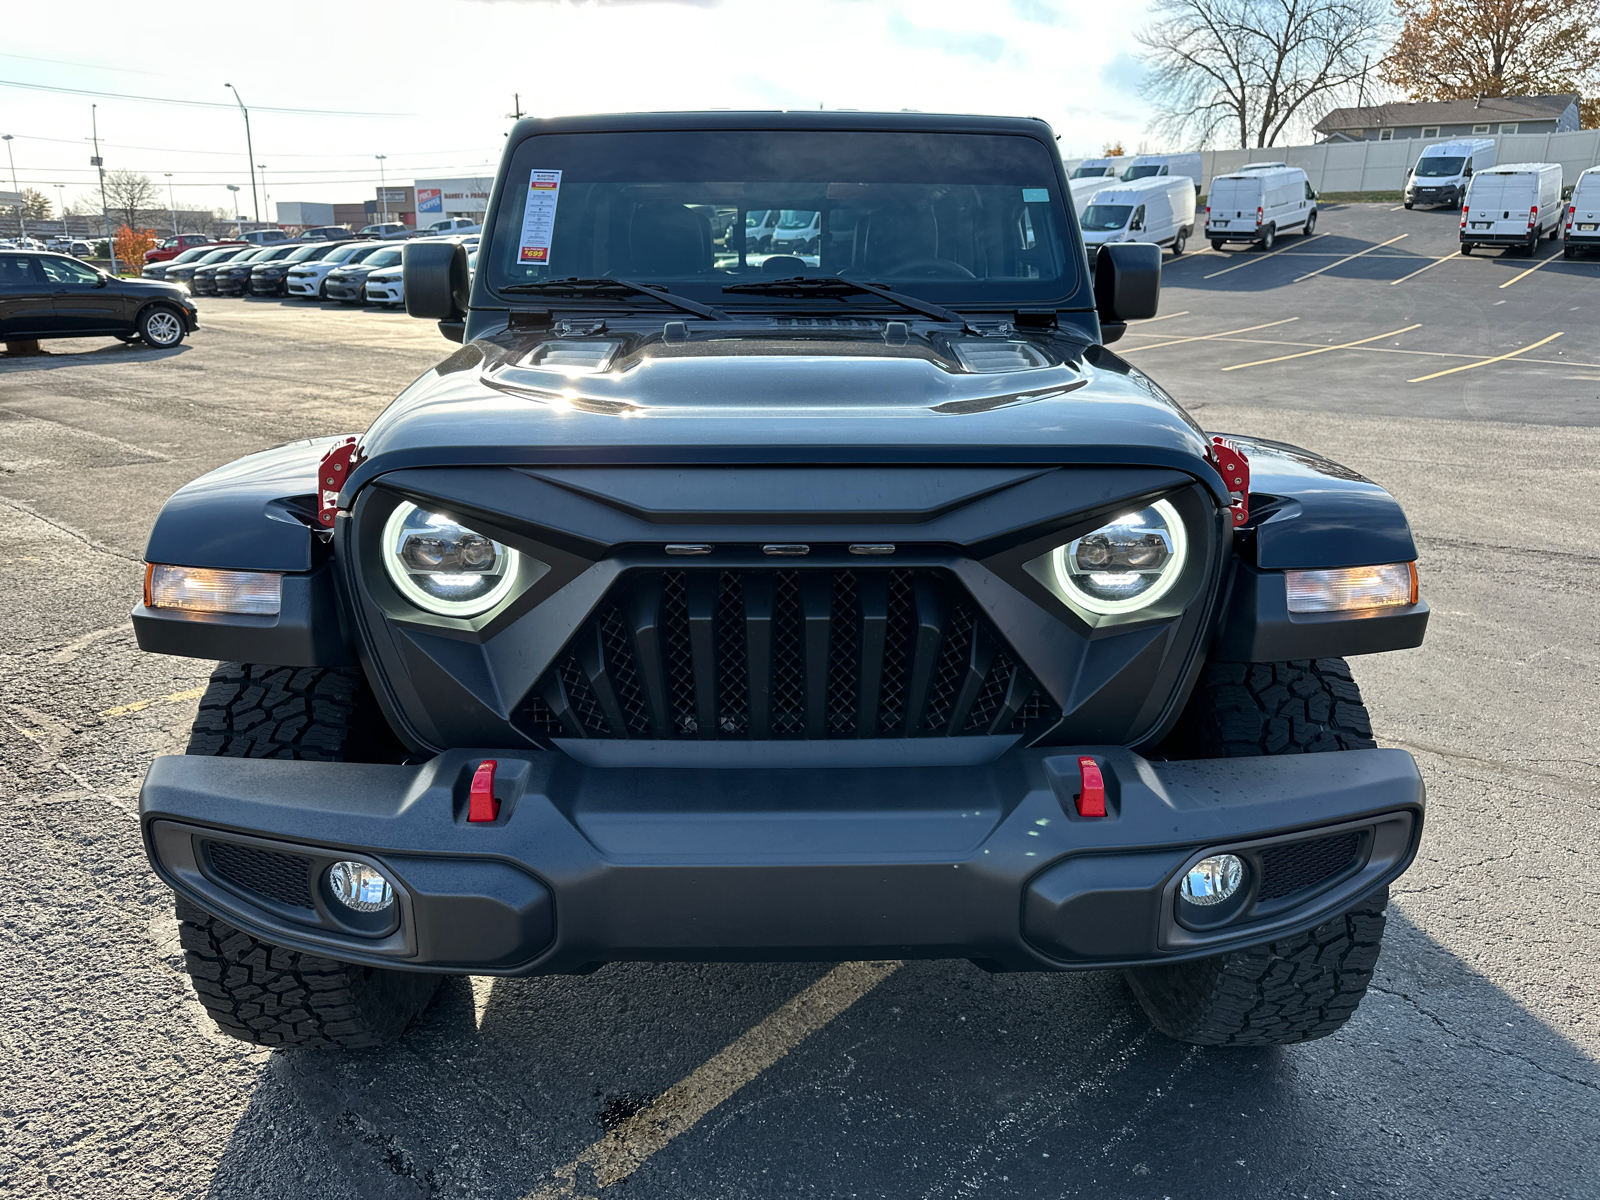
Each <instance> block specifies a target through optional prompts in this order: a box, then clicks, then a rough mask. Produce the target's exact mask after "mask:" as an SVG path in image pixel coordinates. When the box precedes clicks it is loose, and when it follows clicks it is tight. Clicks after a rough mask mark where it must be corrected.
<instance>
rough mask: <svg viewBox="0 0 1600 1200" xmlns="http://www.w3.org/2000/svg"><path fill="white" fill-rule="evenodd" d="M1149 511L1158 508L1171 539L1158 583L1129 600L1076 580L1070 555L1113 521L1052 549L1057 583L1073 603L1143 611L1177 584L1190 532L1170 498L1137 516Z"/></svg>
mask: <svg viewBox="0 0 1600 1200" xmlns="http://www.w3.org/2000/svg"><path fill="white" fill-rule="evenodd" d="M1147 511H1154V512H1155V513H1156V514H1157V515H1158V516H1159V517H1160V518H1161V520H1162V522H1163V524H1164V525H1165V527H1166V530H1167V534H1168V537H1169V539H1170V550H1169V554H1168V556H1167V561H1166V563H1165V564H1164V565H1163V566H1162V568H1161V570H1160V572H1159V574H1157V576H1156V581H1155V583H1154V584H1153V585H1152V586H1150V587H1148V588H1146V589H1145V590H1143V591H1142V592H1140V593H1139V594H1138V595H1135V596H1130V597H1128V598H1127V599H1125V600H1112V599H1107V598H1106V597H1104V596H1095V595H1091V594H1090V593H1089V592H1087V591H1085V590H1084V589H1083V588H1082V587H1081V586H1079V585H1078V583H1077V582H1076V581H1075V575H1074V573H1073V571H1072V569H1071V566H1070V564H1069V555H1070V554H1071V553H1072V552H1073V550H1074V547H1076V546H1077V545H1078V544H1079V543H1080V542H1082V541H1083V540H1084V538H1087V537H1092V536H1094V534H1096V533H1098V532H1100V530H1102V529H1106V528H1109V527H1111V526H1113V525H1116V524H1118V523H1119V522H1117V521H1109V522H1107V523H1106V524H1105V525H1101V526H1099V527H1097V528H1096V529H1092V530H1090V531H1089V532H1088V533H1085V534H1083V535H1082V536H1081V537H1077V538H1074V539H1073V540H1072V541H1070V542H1067V543H1065V544H1064V545H1060V546H1057V547H1056V548H1055V549H1054V550H1052V551H1051V552H1050V566H1051V569H1052V571H1053V572H1054V574H1055V578H1056V584H1057V586H1058V587H1059V588H1060V589H1061V591H1062V594H1063V595H1064V596H1066V597H1067V598H1068V599H1069V600H1070V601H1071V602H1072V603H1073V604H1075V605H1077V606H1079V607H1080V608H1082V609H1084V610H1085V611H1086V612H1089V613H1093V614H1094V615H1096V616H1122V615H1124V614H1127V613H1134V612H1139V611H1140V610H1142V609H1146V608H1149V607H1150V606H1151V605H1153V604H1155V603H1156V601H1158V600H1160V599H1161V598H1162V597H1163V596H1165V595H1166V594H1167V593H1168V592H1170V591H1171V590H1172V589H1173V587H1174V586H1175V585H1176V584H1177V582H1178V580H1179V579H1180V578H1181V577H1182V575H1183V573H1184V567H1185V566H1186V565H1187V563H1188V559H1189V531H1188V527H1187V526H1186V525H1185V524H1184V520H1183V518H1182V517H1181V516H1180V515H1179V513H1178V509H1177V507H1176V506H1175V505H1174V504H1173V503H1172V501H1170V500H1157V501H1155V502H1154V503H1152V504H1147V505H1144V506H1143V507H1142V508H1139V509H1137V510H1135V512H1134V515H1137V514H1138V513H1143V512H1147Z"/></svg>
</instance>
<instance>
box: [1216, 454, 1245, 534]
mask: <svg viewBox="0 0 1600 1200" xmlns="http://www.w3.org/2000/svg"><path fill="white" fill-rule="evenodd" d="M1208 457H1209V458H1210V459H1211V465H1212V466H1214V467H1215V468H1216V469H1217V474H1219V475H1221V476H1222V482H1223V483H1225V484H1226V485H1227V487H1228V495H1230V496H1232V497H1233V503H1232V504H1230V505H1229V506H1228V509H1229V511H1230V512H1232V513H1233V527H1234V528H1235V529H1237V528H1239V526H1241V525H1243V524H1244V523H1245V522H1246V521H1248V520H1249V519H1250V460H1249V459H1248V458H1246V457H1245V456H1244V451H1243V450H1241V449H1239V447H1238V446H1236V445H1234V444H1233V443H1232V442H1231V441H1229V440H1228V439H1227V438H1225V437H1213V438H1212V439H1211V453H1210V454H1209V456H1208Z"/></svg>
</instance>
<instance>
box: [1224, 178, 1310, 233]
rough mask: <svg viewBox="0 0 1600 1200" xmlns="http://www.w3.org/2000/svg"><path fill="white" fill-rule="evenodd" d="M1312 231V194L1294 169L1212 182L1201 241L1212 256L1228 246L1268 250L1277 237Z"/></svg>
mask: <svg viewBox="0 0 1600 1200" xmlns="http://www.w3.org/2000/svg"><path fill="white" fill-rule="evenodd" d="M1316 228H1317V194H1316V193H1315V192H1313V191H1312V190H1311V181H1310V180H1308V179H1307V178H1306V173H1305V172H1304V171H1302V170H1301V169H1300V168H1299V167H1278V168H1275V169H1273V170H1256V171H1235V172H1234V173H1233V174H1231V175H1217V176H1214V177H1213V178H1212V180H1211V193H1210V195H1208V196H1207V197H1206V237H1207V238H1209V239H1210V240H1211V248H1212V249H1213V250H1221V249H1222V248H1223V246H1225V245H1227V244H1228V243H1229V242H1254V243H1255V244H1256V245H1258V246H1260V247H1261V248H1262V249H1263V250H1271V249H1272V245H1273V243H1274V242H1276V241H1277V240H1278V235H1279V234H1280V233H1285V232H1287V231H1289V230H1291V229H1298V230H1299V231H1300V232H1301V233H1303V234H1306V235H1307V236H1309V235H1310V234H1311V233H1313V232H1315V230H1316Z"/></svg>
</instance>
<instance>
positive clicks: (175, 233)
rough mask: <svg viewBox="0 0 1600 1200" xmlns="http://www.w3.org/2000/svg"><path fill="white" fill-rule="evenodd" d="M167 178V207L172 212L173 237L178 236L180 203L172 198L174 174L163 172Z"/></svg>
mask: <svg viewBox="0 0 1600 1200" xmlns="http://www.w3.org/2000/svg"><path fill="white" fill-rule="evenodd" d="M161 173H162V174H163V175H165V176H166V177H167V207H168V208H170V209H171V210H172V236H173V237H177V236H178V202H177V201H176V200H174V199H173V198H172V172H171V171H163V172H161Z"/></svg>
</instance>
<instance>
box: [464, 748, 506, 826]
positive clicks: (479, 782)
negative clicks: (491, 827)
mask: <svg viewBox="0 0 1600 1200" xmlns="http://www.w3.org/2000/svg"><path fill="white" fill-rule="evenodd" d="M497 765H498V764H497V763H496V762H495V760H494V759H492V758H486V759H484V760H483V761H482V762H481V763H479V764H478V769H477V770H476V771H474V772H473V773H472V788H471V790H470V791H469V792H468V793H467V820H469V821H493V820H494V819H495V818H496V817H498V816H499V815H500V801H498V800H496V799H495V798H494V769H495V767H496V766H497Z"/></svg>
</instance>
